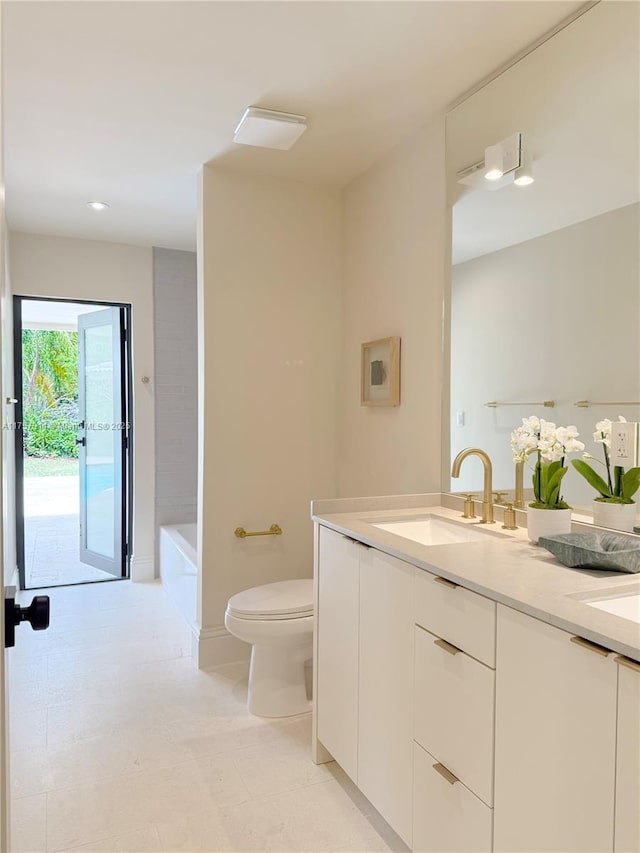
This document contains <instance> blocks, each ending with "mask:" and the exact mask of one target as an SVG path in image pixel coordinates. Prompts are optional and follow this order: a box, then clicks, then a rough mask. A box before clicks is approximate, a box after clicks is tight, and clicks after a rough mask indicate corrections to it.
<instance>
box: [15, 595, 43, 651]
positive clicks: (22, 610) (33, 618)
mask: <svg viewBox="0 0 640 853" xmlns="http://www.w3.org/2000/svg"><path fill="white" fill-rule="evenodd" d="M49 612H50V602H49V596H48V595H36V596H34V597H33V600H32V601H31V604H30V605H29V606H28V607H20V605H19V604H16V588H15V587H14V586H7V587H5V590H4V646H5V648H6V649H10V648H12V647H13V646H15V644H16V627H17V626H18V625H19V624H20V623H21V622H29V623H30V624H31V627H32V628H33V630H34V631H44V630H46V629H47V628H48V627H49Z"/></svg>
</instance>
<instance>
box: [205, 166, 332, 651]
mask: <svg viewBox="0 0 640 853" xmlns="http://www.w3.org/2000/svg"><path fill="white" fill-rule="evenodd" d="M200 210H201V221H200V224H199V231H200V233H199V237H198V264H199V281H198V315H199V364H198V369H199V391H200V393H199V451H200V452H199V486H198V488H199V511H198V524H199V547H198V552H199V559H200V567H199V568H200V572H199V575H200V577H199V584H200V589H199V621H200V626H201V634H200V637H199V638H198V639H199V649H198V652H199V654H198V657H199V662H200V665H201V666H206V665H210V664H212V663H214V662H216V661H220V660H224V659H237V658H238V654H239V653H242V652H241V649H240V647H239V646H238V645H234V643H233V642H232V641H231V640H230V639H229V638H228V637H227V635H226V634H225V631H224V628H223V623H224V610H225V607H226V603H227V600H228V598H229V596H230V595H232V594H233V593H234V592H237V591H239V590H242V589H246V588H248V587H251V586H255V585H257V584H263V583H267V582H271V581H276V580H281V579H286V578H296V577H310V576H311V574H312V556H313V555H312V525H311V521H310V518H309V501H310V500H311V499H312V498H313V497H319V496H334V495H335V493H336V417H337V415H336V413H337V371H338V363H339V355H340V336H339V328H340V316H339V315H340V283H341V204H340V195H339V193H338V191H337V190H333V189H328V188H324V187H319V186H314V185H310V184H304V183H298V182H292V181H285V180H280V179H275V178H266V177H257V176H252V175H242V174H239V173H234V172H231V171H225V170H223V169H221V168H217V167H215V166H212V165H209V166H206V167H205V168H204V170H203V174H202V182H201V205H200ZM273 523H278V524H280V525H281V527H282V529H283V535H282V536H277V537H276V536H270V537H259V538H255V539H253V538H252V539H246V540H241V539H237V538H236V537H235V536H234V530H235V528H236V527H238V526H239V525H241V526H243V527H245V528H246V529H247V530H264V529H266V528H268V527H269V526H270V525H271V524H273ZM244 651H245V652H248V648H245V649H244Z"/></svg>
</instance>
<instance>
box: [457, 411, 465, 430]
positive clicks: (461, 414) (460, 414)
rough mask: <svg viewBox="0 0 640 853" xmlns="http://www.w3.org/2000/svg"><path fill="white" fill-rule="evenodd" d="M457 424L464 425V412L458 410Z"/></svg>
mask: <svg viewBox="0 0 640 853" xmlns="http://www.w3.org/2000/svg"><path fill="white" fill-rule="evenodd" d="M456 426H459V427H463V426H464V412H456Z"/></svg>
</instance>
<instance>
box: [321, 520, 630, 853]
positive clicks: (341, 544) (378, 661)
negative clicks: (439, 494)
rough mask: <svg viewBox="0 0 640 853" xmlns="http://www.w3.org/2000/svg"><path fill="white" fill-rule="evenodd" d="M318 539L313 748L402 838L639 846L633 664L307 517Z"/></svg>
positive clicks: (466, 844) (479, 849)
mask: <svg viewBox="0 0 640 853" xmlns="http://www.w3.org/2000/svg"><path fill="white" fill-rule="evenodd" d="M317 543H318V544H317V562H316V594H317V599H316V604H317V607H316V620H317V621H316V636H315V643H316V652H315V655H316V657H315V677H316V694H315V700H314V701H315V723H316V731H317V739H316V741H315V742H314V743H315V748H316V753H315V754H316V756H317V757H318V758H319V760H329V757H331V756H332V757H333V758H335V759H336V761H337V762H338V763H339V764H340V765H341V766H342V767H343V769H344V770H345V771H346V772H347V773H348V775H349V776H350V777H351V778H352V779H353V781H354V782H355V783H356V784H357V786H358V787H359V788H360V790H361V791H362V792H363V793H364V794H365V796H366V797H368V799H369V800H370V801H371V803H372V805H373V806H374V807H375V808H376V809H377V810H378V811H379V812H380V813H381V814H382V816H383V817H384V818H385V820H386V821H387V822H388V823H389V824H390V825H391V827H392V828H393V829H394V830H395V831H396V832H397V833H398V835H400V837H401V838H402V839H403V840H404V841H405V842H406V843H407V844H408V845H409V847H410V848H411V849H412V850H414V851H425V853H426V851H429V853H436V851H437V853H454V851H455V853H493V851H495V852H496V853H531V851H536V853H543V851H544V853H606V851H609V853H638V851H640V664H638V663H636V662H635V661H632V660H629V659H628V658H625V657H622V656H621V655H616V653H615V652H612V651H611V650H609V649H606V648H603V647H602V646H599V645H596V644H595V643H592V642H589V641H588V640H585V639H584V638H582V637H579V636H574V635H572V634H570V633H568V632H567V631H564V630H561V629H559V628H556V627H554V626H552V625H550V624H548V623H546V622H543V621H540V620H538V619H535V618H533V617H531V616H527V615H524V614H523V613H521V612H519V611H517V610H514V609H512V608H510V607H507V606H505V605H502V604H497V603H496V602H495V601H493V600H492V599H490V598H487V597H485V596H484V595H480V594H479V593H476V592H474V591H471V590H469V589H467V588H465V587H464V586H461V585H460V584H457V583H454V582H452V581H451V580H449V579H447V578H443V577H438V576H437V575H436V574H435V573H433V572H428V571H424V570H422V569H419V568H417V567H415V566H413V565H411V564H410V563H408V562H404V561H402V560H399V559H396V558H395V557H391V556H388V555H387V554H385V553H382V552H381V551H378V550H376V549H375V548H369V547H368V546H366V545H363V544H362V543H359V542H356V541H355V540H353V539H350V538H349V537H348V536H342V535H341V534H339V533H337V532H335V531H333V530H330V529H327V528H325V527H323V526H322V525H320V526H319V527H318V537H317ZM321 747H325V748H326V750H327V752H328V753H329V754H330V755H327V754H325V753H324V752H323V751H322V749H321Z"/></svg>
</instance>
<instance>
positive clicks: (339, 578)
mask: <svg viewBox="0 0 640 853" xmlns="http://www.w3.org/2000/svg"><path fill="white" fill-rule="evenodd" d="M318 548H319V558H320V559H319V571H318V572H317V578H316V582H317V587H316V590H317V608H316V610H317V622H316V644H317V662H316V663H317V666H316V671H317V681H316V691H317V732H318V739H319V740H320V741H321V742H322V744H323V746H325V747H326V749H328V750H329V752H330V753H331V755H332V756H333V758H335V760H336V761H337V762H338V764H339V765H340V766H341V767H342V769H343V770H344V771H345V773H347V774H348V775H349V776H350V777H351V779H352V780H353V781H354V782H355V783H356V784H357V783H358V645H359V638H358V632H359V623H358V613H359V609H360V600H359V599H360V553H361V546H360V545H359V543H357V542H355V541H354V540H352V539H349V538H347V537H346V536H341V535H340V534H339V533H335V532H334V531H333V530H328V529H327V528H326V527H320V529H319V543H318Z"/></svg>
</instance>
